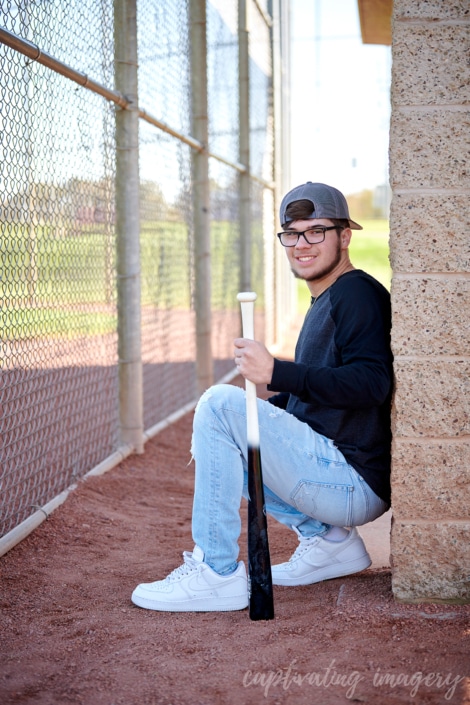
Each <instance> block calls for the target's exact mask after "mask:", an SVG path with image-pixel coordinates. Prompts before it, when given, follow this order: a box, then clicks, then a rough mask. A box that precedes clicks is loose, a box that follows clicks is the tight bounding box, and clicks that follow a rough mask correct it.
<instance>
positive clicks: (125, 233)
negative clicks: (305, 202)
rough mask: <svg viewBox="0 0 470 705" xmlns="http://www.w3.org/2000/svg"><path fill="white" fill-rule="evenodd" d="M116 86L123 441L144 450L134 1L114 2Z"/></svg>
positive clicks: (119, 319)
mask: <svg viewBox="0 0 470 705" xmlns="http://www.w3.org/2000/svg"><path fill="white" fill-rule="evenodd" d="M114 20H115V23H114V60H115V88H116V90H118V91H119V92H120V93H122V94H124V95H125V96H126V97H127V98H128V99H130V100H131V101H132V104H131V106H129V108H128V109H126V110H123V109H121V108H117V110H116V248H117V291H118V357H119V410H120V426H121V439H120V440H121V442H123V443H130V444H131V445H132V446H133V447H134V448H135V450H136V452H137V453H142V452H143V445H144V443H143V438H144V437H143V402H142V400H143V393H142V353H141V310H140V306H141V302H140V287H141V282H140V242H139V238H140V218H139V124H138V123H139V113H138V86H137V12H136V0H114Z"/></svg>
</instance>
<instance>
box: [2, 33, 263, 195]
mask: <svg viewBox="0 0 470 705" xmlns="http://www.w3.org/2000/svg"><path fill="white" fill-rule="evenodd" d="M0 42H1V43H2V44H5V45H6V46H9V47H10V48H11V49H14V50H15V51H17V52H19V53H20V54H23V55H24V56H27V57H28V58H29V59H31V60H32V61H37V62H38V63H39V64H42V66H46V67H47V68H49V69H51V70H52V71H55V73H58V74H60V75H61V76H64V77H65V78H68V79H69V80H71V81H74V83H78V85H80V86H82V87H83V88H87V89H88V90H90V91H92V92H93V93H97V94H98V95H101V96H102V97H103V98H106V100H109V101H111V102H112V103H114V104H115V105H118V106H119V107H120V108H122V109H123V110H129V109H131V110H132V109H135V104H134V103H133V102H132V101H131V100H130V99H129V98H127V97H126V96H125V95H122V93H119V91H114V90H112V89H110V88H106V86H103V85H102V84H101V83H98V82H97V81H94V80H93V79H92V78H90V77H89V76H87V74H85V73H82V72H81V71H77V70H76V69H73V68H72V67H71V66H69V65H68V64H65V63H64V62H63V61H59V60H58V59H55V58H54V57H53V56H51V55H50V54H48V53H47V52H45V51H42V50H41V49H40V48H39V47H38V46H37V44H33V42H30V41H28V40H27V39H22V38H21V37H18V36H17V35H16V34H13V32H9V31H8V30H7V29H5V28H4V27H0ZM138 115H139V118H141V119H142V120H145V122H148V123H149V124H150V125H153V126H154V127H158V128H159V129H160V130H162V131H163V132H166V133H167V134H169V135H171V136H172V137H175V138H176V139H178V140H180V141H181V142H184V143H185V144H187V145H189V146H190V147H191V148H192V149H195V150H197V151H198V152H205V153H206V154H207V155H208V156H209V157H211V158H212V159H216V160H217V161H219V162H222V163H223V164H226V165H227V166H229V167H231V168H232V169H236V171H238V172H239V173H240V174H246V172H247V169H246V166H245V165H244V164H240V163H239V162H233V161H231V160H230V159H226V158H225V157H222V156H221V155H220V154H215V153H214V152H212V151H210V150H209V149H207V147H206V146H205V145H203V144H202V142H199V141H198V140H196V139H194V137H190V136H188V135H184V134H183V133H181V132H179V131H178V130H175V129H174V128H172V127H170V126H169V125H167V124H166V123H165V122H163V121H162V120H159V119H158V118H156V117H155V116H154V115H151V114H150V113H148V112H147V111H146V110H143V109H142V108H139V111H138ZM250 178H252V179H254V180H255V181H257V182H258V183H260V184H261V185H262V186H264V187H265V188H268V189H273V188H274V185H273V184H271V183H268V182H267V181H264V180H263V179H260V178H258V177H257V176H254V174H250Z"/></svg>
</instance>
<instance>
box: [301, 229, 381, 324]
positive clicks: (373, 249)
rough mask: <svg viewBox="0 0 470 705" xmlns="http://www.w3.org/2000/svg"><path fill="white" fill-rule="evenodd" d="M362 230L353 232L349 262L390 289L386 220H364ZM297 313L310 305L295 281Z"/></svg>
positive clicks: (303, 290) (307, 293)
mask: <svg viewBox="0 0 470 705" xmlns="http://www.w3.org/2000/svg"><path fill="white" fill-rule="evenodd" d="M361 225H362V226H363V228H364V229H363V230H353V237H352V240H351V244H350V246H349V255H350V258H351V262H352V263H353V265H354V266H355V267H356V269H363V270H364V271H365V272H367V273H368V274H370V275H371V276H373V277H375V279H377V280H378V281H379V282H380V283H381V284H383V285H384V286H385V287H386V288H387V289H390V281H391V276H392V271H391V269H390V263H389V260H388V252H389V245H388V239H389V225H388V220H366V221H364V222H362V223H361ZM297 302H298V311H299V312H301V313H303V312H304V311H306V310H307V309H308V307H309V305H310V292H309V290H308V287H307V286H306V284H305V282H303V281H301V280H300V279H299V280H298V281H297Z"/></svg>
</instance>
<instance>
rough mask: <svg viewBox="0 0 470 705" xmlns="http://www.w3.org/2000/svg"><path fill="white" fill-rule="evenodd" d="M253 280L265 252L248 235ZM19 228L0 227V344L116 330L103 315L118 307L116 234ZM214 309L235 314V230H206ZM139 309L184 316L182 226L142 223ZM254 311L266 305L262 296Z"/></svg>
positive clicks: (219, 225) (189, 279) (186, 270)
mask: <svg viewBox="0 0 470 705" xmlns="http://www.w3.org/2000/svg"><path fill="white" fill-rule="evenodd" d="M253 230H254V232H253V241H254V242H253V248H252V258H251V259H252V267H253V276H254V278H255V280H258V279H259V276H260V275H259V273H260V272H262V270H263V264H262V255H263V248H262V247H260V244H259V243H260V241H261V235H260V230H259V227H258V224H257V223H254V228H253ZM64 231H65V228H64V229H61V230H59V229H54V228H52V227H43V226H36V227H35V228H34V229H32V228H31V227H29V228H28V226H27V225H23V224H14V223H13V224H3V226H2V230H1V233H0V239H1V249H0V305H1V308H0V337H2V338H4V339H7V340H21V339H27V338H33V337H39V336H47V335H51V336H52V335H53V336H64V337H73V336H77V335H83V334H85V335H86V334H88V335H97V334H104V333H106V332H109V331H112V330H116V316H115V314H114V313H113V312H109V310H108V309H112V308H113V304H115V302H116V286H117V284H116V261H115V253H114V245H115V243H114V239H113V234H112V233H109V232H106V231H105V230H104V227H100V226H99V225H95V226H93V231H91V230H90V228H88V229H86V230H83V231H82V232H79V233H71V232H70V231H69V232H67V233H66V234H65V235H64V234H63V233H64ZM211 248H212V249H211V269H212V277H213V282H214V290H213V295H212V306H213V308H214V309H227V308H230V307H234V308H237V307H238V304H237V302H236V295H237V293H238V291H239V259H240V253H239V242H238V229H237V227H236V224H231V223H226V222H214V223H213V224H212V229H211ZM140 249H141V291H142V305H144V306H156V307H160V308H166V309H176V308H183V309H188V308H189V307H190V305H191V297H192V296H193V295H194V291H193V290H192V287H194V281H193V274H192V272H191V267H192V266H193V263H192V254H191V251H190V250H191V248H190V242H189V233H188V227H187V225H186V224H185V223H175V222H145V223H143V224H142V228H141V237H140ZM259 305H260V306H262V305H263V301H262V294H261V295H260V301H259Z"/></svg>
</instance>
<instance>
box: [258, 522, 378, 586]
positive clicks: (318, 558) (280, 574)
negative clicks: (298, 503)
mask: <svg viewBox="0 0 470 705" xmlns="http://www.w3.org/2000/svg"><path fill="white" fill-rule="evenodd" d="M292 528H293V529H294V531H295V532H296V533H297V535H298V537H299V541H300V544H299V545H298V547H297V549H296V550H295V553H294V554H293V555H292V556H291V558H290V559H289V561H288V562H287V563H280V564H279V565H273V566H272V568H271V570H272V576H273V585H310V584H311V583H318V582H320V581H321V580H329V579H331V578H339V577H340V576H342V575H350V574H351V573H357V572H358V571H360V570H364V569H365V568H368V567H369V566H370V564H371V563H372V561H371V559H370V556H369V554H368V553H367V551H366V547H365V546H364V542H363V540H362V539H361V537H360V536H359V534H358V533H357V529H356V528H353V529H351V530H350V532H349V534H348V536H347V537H346V538H345V539H343V540H342V541H327V540H326V539H324V538H322V537H321V536H313V537H311V538H305V537H303V536H302V534H301V533H300V532H299V531H298V529H296V527H295V526H293V527H292Z"/></svg>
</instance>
